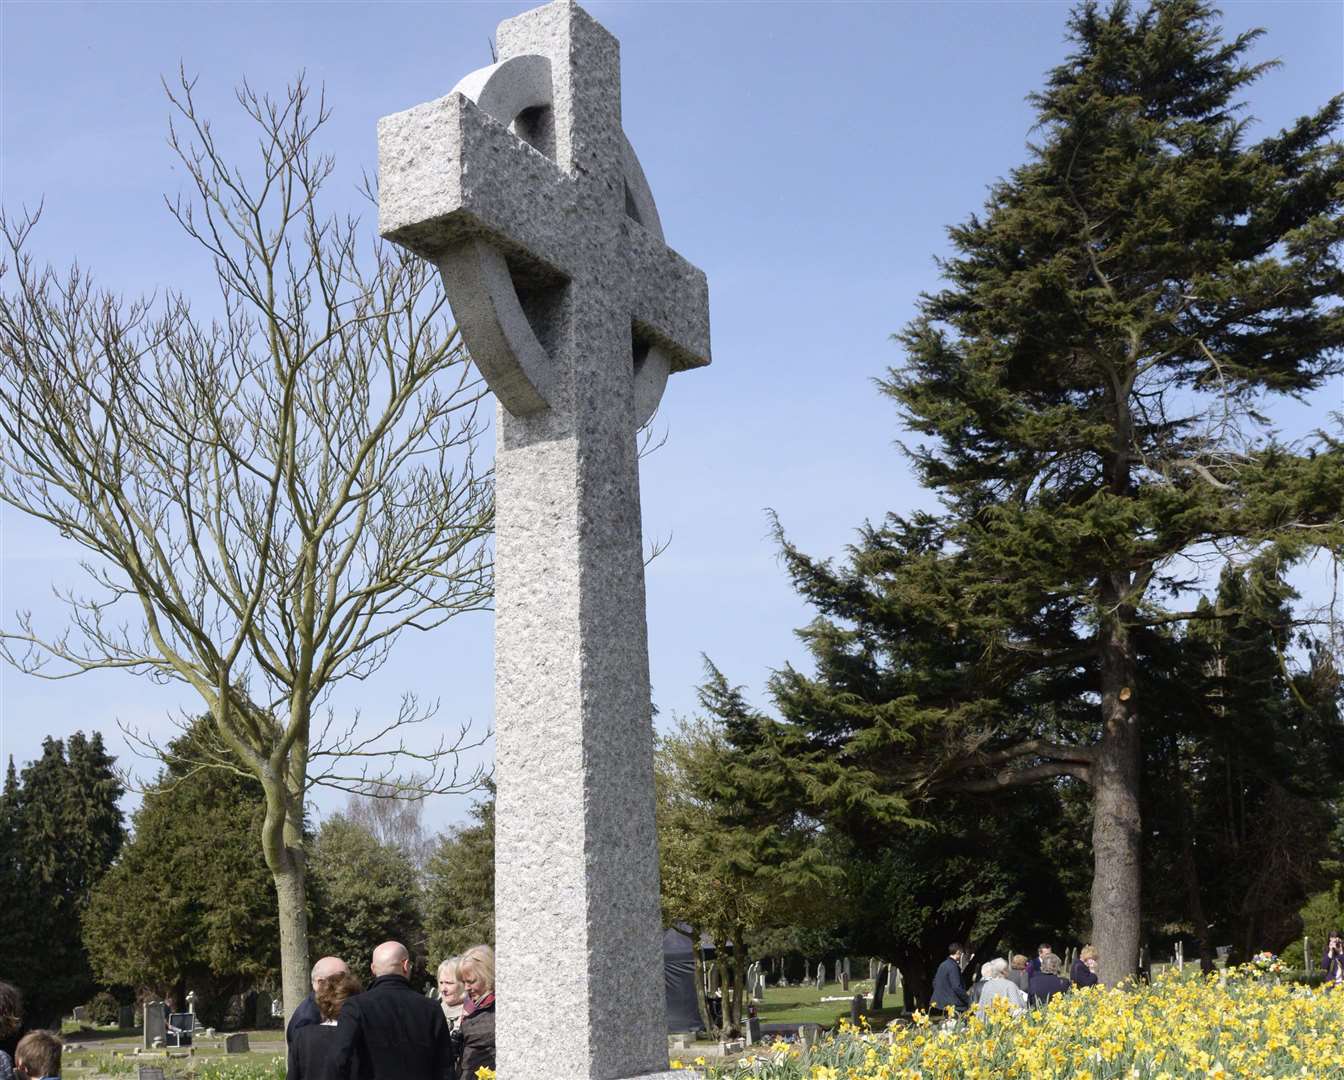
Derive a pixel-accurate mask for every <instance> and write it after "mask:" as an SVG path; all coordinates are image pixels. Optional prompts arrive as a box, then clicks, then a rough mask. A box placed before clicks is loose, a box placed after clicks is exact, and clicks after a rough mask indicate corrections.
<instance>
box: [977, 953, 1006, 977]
mask: <svg viewBox="0 0 1344 1080" xmlns="http://www.w3.org/2000/svg"><path fill="white" fill-rule="evenodd" d="M1007 970H1008V961H1007V960H1005V959H1004V958H1003V957H1002V956H996V957H994V959H993V960H989V961H987V962H986V963H985V964H984V965H983V966H982V967H981V968H980V977H981V978H982V979H1001V978H1002V977H1003V974H1004V972H1006V971H1007Z"/></svg>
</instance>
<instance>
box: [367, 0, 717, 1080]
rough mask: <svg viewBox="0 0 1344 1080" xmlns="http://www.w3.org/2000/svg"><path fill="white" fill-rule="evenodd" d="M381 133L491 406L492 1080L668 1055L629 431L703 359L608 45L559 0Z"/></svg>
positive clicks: (391, 187)
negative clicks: (625, 127)
mask: <svg viewBox="0 0 1344 1080" xmlns="http://www.w3.org/2000/svg"><path fill="white" fill-rule="evenodd" d="M495 40H496V48H497V55H498V63H496V64H494V65H492V66H490V67H487V68H482V69H481V70H479V71H476V72H473V73H472V74H470V75H468V76H467V77H466V78H464V79H463V80H462V81H461V82H459V83H458V84H457V87H456V88H455V89H454V91H453V92H452V93H450V94H449V95H448V96H447V97H444V98H440V99H439V100H438V101H433V102H429V103H428V104H425V105H420V106H417V107H416V108H413V109H408V110H407V111H405V112H402V113H397V114H395V115H393V116H389V117H385V118H384V119H383V120H382V121H380V123H379V126H378V169H379V203H380V205H379V229H380V231H381V232H382V233H383V235H384V236H386V237H388V238H390V239H391V240H394V241H395V242H397V243H399V244H402V245H404V246H405V247H407V248H409V249H410V250H412V251H414V252H416V253H417V254H419V255H422V256H423V257H424V258H426V259H429V260H432V261H433V262H435V263H436V264H437V265H438V267H439V269H440V270H441V272H442V274H443V278H444V282H445V285H446V288H447V291H448V296H449V299H450V300H451V302H452V305H453V310H454V313H455V315H456V316H457V320H458V324H459V326H460V327H461V331H462V335H463V339H464V341H465V342H466V344H467V347H468V349H469V350H470V352H471V355H472V357H473V359H474V361H475V362H476V363H477V364H478V365H479V367H480V369H481V371H482V373H483V374H484V375H485V378H486V380H487V381H488V383H489V385H490V387H491V389H492V390H494V392H495V395H496V397H497V398H498V401H499V410H498V420H497V439H498V448H497V454H496V500H497V512H496V582H495V608H496V629H495V721H496V728H497V737H496V754H497V756H496V770H497V782H498V801H497V808H496V825H495V828H496V840H495V844H496V847H495V859H496V863H495V865H496V881H495V920H496V947H497V950H498V968H497V981H498V991H499V1007H498V1019H497V1023H498V1036H497V1045H498V1065H499V1075H500V1077H501V1080H542V1078H546V1080H616V1078H626V1077H636V1076H652V1075H655V1074H662V1073H663V1072H664V1071H665V1070H666V1069H667V1040H666V1024H665V1019H664V1004H665V1003H664V988H663V974H662V970H663V960H662V950H661V941H662V925H661V917H660V912H659V903H658V855H657V838H656V834H655V831H654V818H653V767H652V720H651V716H650V693H649V672H648V640H647V627H646V624H645V612H644V564H643V550H642V537H641V534H640V510H639V472H638V460H637V453H636V442H635V439H636V431H637V429H638V428H639V427H640V426H641V425H642V424H643V423H644V422H645V421H646V420H647V419H648V418H649V417H650V416H651V415H652V413H653V411H654V409H655V408H656V407H657V404H658V401H659V399H660V398H661V396H662V393H663V389H664V386H665V384H666V381H667V376H668V375H669V374H670V373H671V372H675V371H682V370H685V369H688V368H693V367H698V366H701V365H704V364H707V363H709V303H708V290H707V287H706V284H705V276H704V274H703V273H701V272H700V271H699V270H697V269H696V268H695V267H694V266H692V265H691V264H690V263H688V262H686V261H685V260H684V259H683V258H681V256H679V255H678V254H677V253H676V252H674V251H673V250H671V249H670V248H669V247H668V246H667V245H666V244H665V243H664V241H663V234H662V227H661V225H660V223H659V220H658V211H657V209H656V207H655V206H654V202H653V197H652V194H651V193H650V191H649V185H648V183H647V181H646V180H645V178H644V173H643V170H642V169H641V168H640V165H639V160H638V158H637V157H636V156H635V153H634V150H633V149H632V148H631V146H630V143H629V142H628V140H627V139H626V137H625V134H624V132H623V131H622V129H621V95H620V54H619V48H618V45H617V42H616V39H615V38H613V37H612V36H611V35H610V34H609V33H607V31H606V30H604V29H603V28H602V27H601V26H600V25H598V24H597V23H596V22H595V21H594V20H593V19H592V18H591V17H590V16H589V15H588V14H587V13H586V12H584V11H583V10H582V9H581V8H579V7H577V6H576V5H574V4H573V3H570V2H568V0H558V2H556V3H551V4H547V5H546V6H545V7H541V8H537V9H535V10H533V11H528V12H525V13H524V14H522V15H519V16H517V17H516V18H512V19H509V20H506V21H505V22H503V23H501V24H500V26H499V29H498V31H497V34H496V39H495Z"/></svg>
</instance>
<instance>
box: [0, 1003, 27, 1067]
mask: <svg viewBox="0 0 1344 1080" xmlns="http://www.w3.org/2000/svg"><path fill="white" fill-rule="evenodd" d="M22 1027H23V995H22V994H20V993H19V988H18V987H17V986H11V985H10V984H9V983H7V982H0V1080H14V1059H13V1057H12V1056H11V1055H12V1054H13V1053H14V1046H15V1041H16V1039H17V1036H18V1034H19V1030H20V1029H21V1028H22Z"/></svg>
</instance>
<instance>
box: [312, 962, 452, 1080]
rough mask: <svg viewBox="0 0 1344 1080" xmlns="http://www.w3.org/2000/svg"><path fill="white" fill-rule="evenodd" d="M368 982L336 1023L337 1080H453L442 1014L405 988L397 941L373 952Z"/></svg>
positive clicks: (405, 966) (405, 967)
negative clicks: (370, 980) (371, 979)
mask: <svg viewBox="0 0 1344 1080" xmlns="http://www.w3.org/2000/svg"><path fill="white" fill-rule="evenodd" d="M369 970H370V971H371V972H373V982H371V983H369V988H368V989H367V990H365V991H364V993H362V994H356V995H355V996H354V997H351V998H347V999H346V1002H345V1005H344V1006H343V1007H342V1008H341V1015H340V1019H339V1020H338V1021H337V1022H336V1046H335V1068H334V1071H333V1075H334V1076H335V1077H336V1078H337V1080H454V1077H455V1076H456V1073H457V1060H456V1055H455V1053H454V1050H453V1040H452V1036H451V1035H450V1034H449V1032H448V1022H447V1021H446V1020H444V1018H443V1010H442V1009H441V1008H439V1004H438V1002H436V1001H432V1000H430V999H429V998H427V997H425V996H424V995H423V994H419V993H416V991H415V990H414V989H413V988H412V987H411V980H410V975H411V955H410V953H408V952H407V951H406V946H405V945H403V944H401V942H399V941H384V942H383V943H382V944H381V945H379V946H378V948H376V949H374V950H373V962H372V963H371V964H370V965H369Z"/></svg>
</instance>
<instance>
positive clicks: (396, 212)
mask: <svg viewBox="0 0 1344 1080" xmlns="http://www.w3.org/2000/svg"><path fill="white" fill-rule="evenodd" d="M573 188H574V184H573V181H571V180H570V178H569V177H568V176H566V175H565V174H564V173H563V172H561V171H560V169H559V168H557V167H556V165H555V163H554V162H552V161H551V160H550V159H549V158H547V157H546V156H545V155H544V154H542V153H540V152H539V151H537V150H535V149H534V148H533V147H531V146H529V145H528V144H527V143H526V142H524V141H523V140H522V139H520V138H518V137H517V136H516V135H514V134H513V133H512V132H510V131H509V130H508V129H507V128H506V127H504V125H502V124H501V123H499V122H498V121H497V120H495V119H493V118H492V117H490V116H488V115H486V114H485V113H484V112H482V111H481V110H480V109H479V108H477V106H476V105H475V104H474V103H473V102H471V101H470V100H468V99H467V98H466V97H464V96H463V95H462V94H460V93H452V94H448V95H447V96H446V97H442V98H439V99H438V100H437V101H430V102H426V103H425V104H423V105H417V106H416V107H415V108H413V109H406V110H404V111H403V112H399V113H393V114H392V115H391V116H385V117H383V118H382V119H381V120H380V121H379V122H378V231H379V232H380V233H381V234H382V235H383V236H384V237H386V238H387V239H389V240H392V241H395V242H396V243H398V244H401V245H402V246H403V247H406V248H408V249H410V250H411V251H413V252H415V253H416V254H417V255H420V256H422V257H424V258H426V259H429V260H431V261H435V262H437V261H438V260H439V259H440V258H441V257H442V256H443V255H444V254H445V253H446V252H447V251H449V250H450V249H452V248H454V247H457V246H459V245H460V244H462V243H463V242H464V241H467V240H475V239H483V240H485V241H486V242H488V243H489V244H491V245H492V246H494V247H496V248H498V249H499V250H500V251H501V252H503V253H504V254H505V255H506V256H507V257H508V258H509V260H510V262H514V261H517V262H519V263H521V264H524V265H530V266H532V267H534V268H535V269H537V270H539V271H541V272H542V274H543V276H555V275H558V276H561V277H571V276H572V268H573V266H574V255H573V251H572V244H573V240H572V237H570V236H569V235H567V230H566V225H567V223H568V222H569V221H570V220H571V219H572V211H573V207H574V203H575V196H574V190H573Z"/></svg>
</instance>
